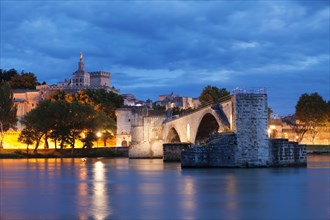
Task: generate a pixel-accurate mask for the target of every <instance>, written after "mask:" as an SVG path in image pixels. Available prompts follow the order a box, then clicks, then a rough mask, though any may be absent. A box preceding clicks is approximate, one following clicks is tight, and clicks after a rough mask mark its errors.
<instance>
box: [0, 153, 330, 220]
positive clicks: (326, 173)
mask: <svg viewBox="0 0 330 220" xmlns="http://www.w3.org/2000/svg"><path fill="white" fill-rule="evenodd" d="M0 181H1V182H0V219H329V218H330V217H329V216H330V215H329V210H330V201H329V198H330V194H329V187H330V156H329V155H319V156H309V157H308V167H307V168H250V169H247V168H245V169H236V168H235V169H234V168H232V169H181V166H180V164H179V163H163V161H162V160H158V159H157V160H129V159H126V158H123V159H107V158H95V159H87V160H86V161H85V162H84V161H82V160H81V159H79V158H78V159H1V160H0Z"/></svg>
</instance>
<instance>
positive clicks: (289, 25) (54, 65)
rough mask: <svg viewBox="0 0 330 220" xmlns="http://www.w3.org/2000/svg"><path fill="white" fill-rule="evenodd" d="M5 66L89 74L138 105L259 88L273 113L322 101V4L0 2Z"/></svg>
mask: <svg viewBox="0 0 330 220" xmlns="http://www.w3.org/2000/svg"><path fill="white" fill-rule="evenodd" d="M0 4H1V15H0V19H1V20H0V24H1V54H0V67H1V68H2V69H11V68H15V69H17V70H19V71H21V70H25V71H31V72H34V73H35V74H36V75H37V77H38V80H39V81H41V82H42V81H46V82H47V83H49V84H52V83H56V82H58V81H63V80H64V78H69V77H71V75H72V72H74V71H75V70H76V69H77V62H78V60H79V52H80V51H83V54H84V61H85V68H86V70H87V71H97V70H104V71H110V72H111V74H112V78H111V85H113V86H115V87H117V88H119V89H120V91H121V93H133V94H135V95H136V96H137V98H139V99H144V100H145V99H147V98H151V99H152V100H154V101H156V100H157V99H158V95H160V94H168V93H171V92H174V93H177V94H180V95H182V96H191V97H198V96H199V95H200V93H201V91H202V89H203V88H204V87H205V86H206V85H213V86H217V87H219V88H227V89H228V90H229V91H232V90H233V89H234V88H236V87H240V88H247V89H250V88H260V87H266V88H267V91H268V103H269V106H270V107H272V108H273V110H274V112H275V113H277V114H279V115H286V114H291V113H294V106H295V104H296V102H297V100H298V98H299V96H300V95H301V94H302V93H304V92H307V93H311V92H318V93H319V94H320V95H321V96H323V98H324V99H326V100H329V78H330V76H329V60H330V59H329V20H330V16H329V13H330V12H329V11H330V9H329V1H328V0H326V1H307V0H305V1H303V0H302V1H266V0H264V1H105V0H103V1H97V0H96V1H78V0H76V1H73V0H71V1H70V0H67V1H47V0H46V1H29V0H25V1H11V0H1V2H0Z"/></svg>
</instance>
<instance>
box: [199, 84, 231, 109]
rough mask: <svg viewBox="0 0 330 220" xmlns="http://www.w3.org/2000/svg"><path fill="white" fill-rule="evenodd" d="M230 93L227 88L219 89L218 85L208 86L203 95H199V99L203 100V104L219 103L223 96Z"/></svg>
mask: <svg viewBox="0 0 330 220" xmlns="http://www.w3.org/2000/svg"><path fill="white" fill-rule="evenodd" d="M229 94H230V93H229V92H228V91H227V90H226V89H225V88H222V89H219V88H218V87H216V86H210V85H208V86H206V87H205V88H204V89H203V91H202V93H201V95H200V96H199V101H200V102H201V106H204V105H208V104H213V103H219V102H220V100H221V98H222V97H225V96H227V95H229Z"/></svg>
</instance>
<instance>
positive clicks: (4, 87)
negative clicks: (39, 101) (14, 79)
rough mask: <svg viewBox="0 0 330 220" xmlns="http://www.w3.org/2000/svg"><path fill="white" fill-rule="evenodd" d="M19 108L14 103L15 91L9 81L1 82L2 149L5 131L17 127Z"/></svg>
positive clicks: (0, 138)
mask: <svg viewBox="0 0 330 220" xmlns="http://www.w3.org/2000/svg"><path fill="white" fill-rule="evenodd" d="M16 112H17V108H16V106H15V105H14V100H13V93H12V92H11V90H10V86H9V84H8V83H7V82H4V81H2V82H1V83H0V134H1V135H0V149H1V148H3V141H4V138H5V132H6V131H8V130H9V129H10V128H13V129H16V123H17V117H16Z"/></svg>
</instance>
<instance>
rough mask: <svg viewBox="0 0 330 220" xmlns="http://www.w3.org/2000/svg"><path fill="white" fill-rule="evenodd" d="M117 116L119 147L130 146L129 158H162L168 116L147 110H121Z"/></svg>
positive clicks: (137, 108) (117, 111)
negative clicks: (164, 124)
mask: <svg viewBox="0 0 330 220" xmlns="http://www.w3.org/2000/svg"><path fill="white" fill-rule="evenodd" d="M116 115H117V120H118V122H117V124H118V127H117V146H120V145H122V142H123V141H124V140H127V141H128V144H129V153H128V156H129V158H162V157H163V148H162V146H163V136H162V133H163V129H162V124H163V122H164V120H165V119H166V114H165V113H163V112H160V111H156V110H151V109H147V108H139V107H132V108H121V109H118V110H116Z"/></svg>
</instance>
